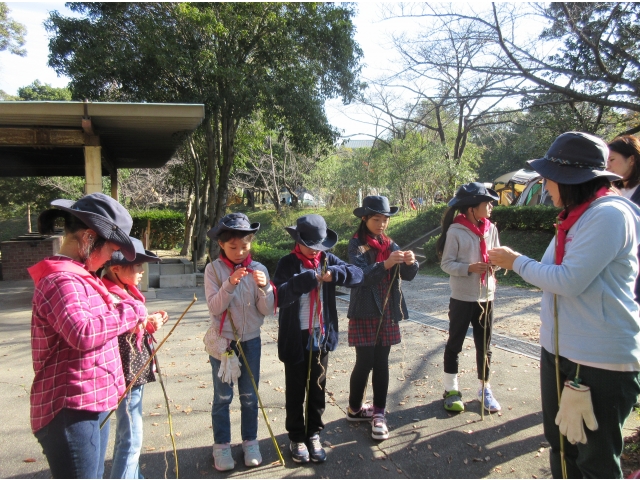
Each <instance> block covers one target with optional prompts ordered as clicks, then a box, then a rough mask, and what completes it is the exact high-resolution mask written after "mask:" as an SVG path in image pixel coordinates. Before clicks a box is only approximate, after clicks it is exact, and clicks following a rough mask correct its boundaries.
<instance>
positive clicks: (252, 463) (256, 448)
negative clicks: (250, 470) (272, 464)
mask: <svg viewBox="0 0 640 480" xmlns="http://www.w3.org/2000/svg"><path fill="white" fill-rule="evenodd" d="M242 451H243V452H244V464H245V465H246V466H247V467H257V466H258V465H260V464H261V463H262V455H261V454H260V445H259V444H258V440H245V441H244V442H242Z"/></svg>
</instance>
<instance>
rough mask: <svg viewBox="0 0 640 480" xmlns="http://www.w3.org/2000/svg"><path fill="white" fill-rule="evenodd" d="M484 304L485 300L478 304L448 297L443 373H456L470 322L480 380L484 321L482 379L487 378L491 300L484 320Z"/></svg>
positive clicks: (489, 351) (489, 370) (489, 358)
mask: <svg viewBox="0 0 640 480" xmlns="http://www.w3.org/2000/svg"><path fill="white" fill-rule="evenodd" d="M481 305H482V307H481ZM486 306H487V303H486V302H482V304H480V303H478V302H463V301H462V300H456V299H455V298H451V299H449V340H447V346H446V347H445V349H444V373H458V356H459V355H460V352H461V351H462V345H463V343H464V339H465V337H466V335H467V330H468V329H469V324H471V326H472V327H473V342H474V343H475V344H476V368H477V370H478V378H479V379H480V380H482V370H483V364H484V353H485V344H484V340H485V333H484V324H485V323H486V324H487V325H486V328H487V336H486V341H487V343H486V351H487V364H486V367H485V368H484V370H485V375H484V379H485V380H489V374H490V373H491V369H490V366H491V348H490V345H491V326H492V325H493V302H489V303H488V310H489V311H488V314H487V319H486V322H485V316H484V313H483V308H485V307H486Z"/></svg>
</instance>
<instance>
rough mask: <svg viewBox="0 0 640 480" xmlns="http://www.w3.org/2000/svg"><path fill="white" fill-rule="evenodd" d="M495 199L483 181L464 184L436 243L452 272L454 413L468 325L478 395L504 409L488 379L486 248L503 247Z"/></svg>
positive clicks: (449, 395)
mask: <svg viewBox="0 0 640 480" xmlns="http://www.w3.org/2000/svg"><path fill="white" fill-rule="evenodd" d="M495 200H498V194H497V193H496V192H495V191H493V190H491V189H490V188H486V187H485V186H484V185H483V184H482V183H468V184H465V185H462V186H461V187H460V188H459V189H458V191H457V192H456V195H455V197H453V199H451V201H450V202H449V209H448V210H447V211H446V212H445V214H444V217H443V219H442V235H441V236H440V238H439V239H438V241H437V243H436V251H437V253H438V255H439V256H441V258H442V261H441V263H440V266H441V268H442V270H444V271H445V272H446V273H448V274H449V275H450V280H449V284H450V285H451V299H450V301H449V340H448V341H447V346H446V347H445V351H444V389H445V392H444V395H443V397H444V408H445V410H448V411H450V412H462V411H464V403H463V402H462V394H461V393H460V389H459V388H458V356H459V355H460V352H461V351H462V344H463V343H464V339H465V336H466V333H467V329H468V328H469V324H471V325H472V327H473V340H474V342H475V345H476V368H477V370H478V378H479V379H480V388H479V389H478V399H479V400H480V402H481V403H482V404H483V405H484V408H485V409H486V410H487V411H489V412H497V411H499V410H500V404H499V403H498V401H497V400H496V399H495V398H494V397H493V392H492V391H491V386H490V385H489V383H488V380H489V372H490V368H489V367H490V363H491V350H490V348H489V345H490V343H491V325H492V323H493V293H494V291H495V279H494V278H493V275H492V270H491V266H490V265H489V256H488V254H487V251H488V250H489V249H491V248H495V247H499V246H500V241H499V240H498V230H497V229H496V227H495V225H493V224H492V223H491V222H490V221H489V217H490V216H491V209H492V205H491V202H492V201H495ZM485 330H486V331H485ZM483 374H484V378H483ZM483 384H484V391H483ZM483 397H484V401H483Z"/></svg>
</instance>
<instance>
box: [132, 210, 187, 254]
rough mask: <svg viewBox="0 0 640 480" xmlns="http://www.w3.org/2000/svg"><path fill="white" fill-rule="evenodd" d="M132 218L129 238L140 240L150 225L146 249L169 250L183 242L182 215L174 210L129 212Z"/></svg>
mask: <svg viewBox="0 0 640 480" xmlns="http://www.w3.org/2000/svg"><path fill="white" fill-rule="evenodd" d="M130 213H131V217H132V218H133V228H132V229H131V236H132V237H136V238H139V239H142V234H143V231H144V230H145V229H146V228H147V224H148V223H149V222H150V223H151V232H150V234H149V241H150V243H151V245H150V246H149V247H147V248H151V249H160V250H171V249H173V248H176V247H178V246H179V245H181V244H182V242H183V241H184V214H182V213H180V212H176V211H174V210H137V211H135V210H134V211H130Z"/></svg>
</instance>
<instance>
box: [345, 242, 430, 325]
mask: <svg viewBox="0 0 640 480" xmlns="http://www.w3.org/2000/svg"><path fill="white" fill-rule="evenodd" d="M367 247H368V246H367V245H362V243H360V240H358V239H357V238H352V239H351V240H350V241H349V261H350V262H351V263H353V264H354V265H356V266H357V267H360V268H361V269H362V272H363V273H364V280H363V281H362V283H361V284H360V285H358V286H357V287H356V288H354V289H353V290H352V291H351V297H350V300H349V311H348V313H347V317H349V318H379V317H380V315H382V306H383V304H384V298H380V294H379V291H378V288H376V285H377V284H378V283H380V281H381V280H382V279H383V278H384V276H385V275H387V270H386V269H385V268H384V265H383V263H382V262H376V252H375V250H373V249H372V248H367ZM396 250H400V247H399V246H398V245H397V244H396V243H395V242H391V251H392V252H395V251H396ZM419 267H420V265H418V262H415V263H414V264H413V265H407V264H405V263H402V264H400V266H399V267H394V268H400V278H401V279H402V280H407V281H411V280H413V279H414V277H415V276H416V274H417V273H418V268H419ZM390 271H391V272H393V268H392V269H391V270H390ZM392 274H393V273H392ZM387 303H388V305H389V308H390V309H391V318H392V319H393V320H394V321H396V322H397V321H400V320H402V319H403V318H409V312H408V311H407V304H406V303H405V301H404V296H403V295H402V294H401V292H400V282H399V281H397V280H396V281H395V282H393V288H392V289H391V293H390V294H389V300H388V301H387Z"/></svg>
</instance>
